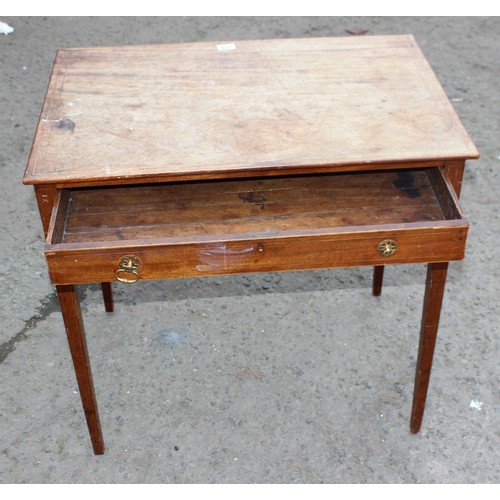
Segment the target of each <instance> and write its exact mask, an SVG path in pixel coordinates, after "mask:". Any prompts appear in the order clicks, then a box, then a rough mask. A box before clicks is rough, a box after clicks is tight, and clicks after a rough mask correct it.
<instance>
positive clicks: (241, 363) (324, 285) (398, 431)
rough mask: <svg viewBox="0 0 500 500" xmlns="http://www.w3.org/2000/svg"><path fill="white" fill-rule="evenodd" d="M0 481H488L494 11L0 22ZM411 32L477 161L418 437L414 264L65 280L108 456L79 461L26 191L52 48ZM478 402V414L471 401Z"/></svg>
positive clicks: (494, 423)
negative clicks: (102, 283)
mask: <svg viewBox="0 0 500 500" xmlns="http://www.w3.org/2000/svg"><path fill="white" fill-rule="evenodd" d="M0 20H2V21H4V22H7V23H8V24H10V25H11V26H12V27H14V29H15V31H14V33H12V34H10V35H8V36H3V35H0V106H1V109H0V113H1V117H2V120H1V121H0V168H1V174H2V183H1V192H2V196H1V197H0V207H1V214H2V218H1V222H0V224H1V226H2V227H1V235H2V236H1V238H2V245H1V249H2V252H1V254H0V262H1V266H0V273H1V287H2V293H1V296H0V313H1V319H0V451H1V453H0V482H1V483H476V484H477V483H497V482H498V479H499V469H500V468H499V451H498V446H499V429H500V426H499V405H498V395H499V393H498V387H499V377H498V331H499V327H498V324H499V314H498V308H497V305H498V301H499V298H500V293H499V282H500V276H499V268H498V262H499V260H500V259H499V257H500V256H499V250H498V248H499V234H500V225H499V215H498V214H499V213H500V210H499V209H500V206H499V199H500V198H499V194H500V189H499V185H500V182H499V181H500V179H499V175H498V168H499V165H500V141H499V137H500V130H499V121H500V118H499V117H500V103H499V89H498V82H499V81H500V58H499V57H498V54H499V49H500V19H499V18H467V17H465V18H411V17H407V18H327V17H321V18H303V17H296V18H258V19H256V18H219V17H212V18H140V19H136V18H91V19H88V18H41V17H40V18H2V19H0ZM355 27H361V28H364V29H366V30H368V34H370V35H378V34H391V33H413V34H414V35H415V36H416V38H417V40H418V42H419V44H420V46H421V47H422V49H423V51H424V53H425V54H426V55H427V57H428V59H429V61H430V63H431V65H432V67H433V68H434V70H435V72H436V74H437V76H438V78H439V79H440V81H441V82H442V84H443V87H444V89H445V90H446V92H447V94H448V96H449V97H450V99H451V100H452V102H453V104H454V106H455V108H456V110H457V112H458V114H459V115H460V117H461V119H462V120H463V123H464V125H465V127H466V129H467V130H468V131H469V133H470V135H471V137H472V139H473V140H474V142H475V143H476V145H477V147H478V148H479V150H480V152H481V155H482V156H481V159H480V160H478V161H475V162H470V163H469V165H468V168H467V170H466V175H465V179H464V187H463V192H462V205H463V207H464V210H465V212H466V214H467V215H468V217H469V219H470V223H471V230H470V240H469V243H468V249H467V257H466V259H465V261H463V262H459V263H454V264H452V265H451V268H450V272H449V278H448V283H447V291H446V296H445V301H444V310H443V314H442V319H441V326H440V334H439V337H438V343H437V347H436V357H435V363H434V369H433V375H432V379H431V386H430V391H429V398H428V405H427V410H426V414H425V419H424V424H423V428H422V431H421V432H420V434H418V435H411V434H410V433H409V430H408V419H409V413H410V405H411V396H412V390H413V376H414V369H415V355H416V349H417V344H418V333H419V322H420V314H421V304H422V297H423V288H424V280H425V266H395V267H392V268H389V269H387V271H386V280H385V288H384V291H383V295H382V296H381V297H380V298H374V297H372V296H371V293H370V284H371V269H369V268H357V269H345V270H325V271H313V272H297V273H284V274H260V275H252V276H233V277H222V278H211V279H208V278H207V279H193V280H172V281H163V282H144V283H138V284H137V285H136V286H115V288H114V289H115V295H116V312H115V313H114V314H106V313H105V312H104V309H103V306H102V302H101V297H100V292H99V289H98V288H97V287H96V286H87V287H81V293H82V297H83V313H84V320H85V324H86V329H87V335H88V344H89V351H90V356H91V360H92V365H93V372H94V379H95V386H96V392H97V397H98V402H99V406H100V413H101V420H102V425H103V432H104V437H105V441H106V446H107V449H106V454H105V455H103V456H99V457H96V456H94V455H93V453H92V451H91V446H90V442H89V439H88V434H87V428H86V425H85V422H84V417H83V411H82V408H81V404H80V399H79V395H78V392H77V386H76V382H75V377H74V373H73V368H72V365H71V361H70V355H69V351H68V348H67V343H66V338H65V333H64V328H63V324H62V320H61V316H60V313H59V311H58V304H57V301H56V298H55V294H54V289H53V287H52V286H51V285H50V283H49V281H48V277H47V273H46V270H45V263H44V259H43V254H42V250H43V238H42V229H41V224H40V222H39V217H38V212H37V208H36V205H35V199H34V195H33V190H32V189H31V188H29V187H26V186H23V185H22V184H21V178H22V175H23V173H24V168H25V165H26V161H27V158H28V154H29V151H30V147H31V141H32V138H33V134H34V131H35V127H36V123H37V119H38V114H39V112H40V108H41V104H42V101H43V97H44V92H45V89H46V85H47V82H48V78H49V75H50V71H51V66H52V62H53V59H54V55H55V52H56V50H57V49H58V48H62V47H75V46H92V45H119V44H143V43H151V42H154V43H169V42H181V41H197V40H237V39H251V38H276V37H311V36H350V35H348V34H347V33H346V29H350V28H355ZM473 401H477V403H472V407H471V402H473Z"/></svg>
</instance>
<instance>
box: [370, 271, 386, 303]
mask: <svg viewBox="0 0 500 500" xmlns="http://www.w3.org/2000/svg"><path fill="white" fill-rule="evenodd" d="M384 269H385V266H375V267H374V268H373V288H372V293H373V295H374V296H375V297H378V296H379V295H380V294H381V293H382V282H383V281H384Z"/></svg>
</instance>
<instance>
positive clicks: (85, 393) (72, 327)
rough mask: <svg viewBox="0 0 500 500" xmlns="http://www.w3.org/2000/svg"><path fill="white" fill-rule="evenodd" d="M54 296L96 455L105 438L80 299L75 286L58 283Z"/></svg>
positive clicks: (101, 447)
mask: <svg viewBox="0 0 500 500" xmlns="http://www.w3.org/2000/svg"><path fill="white" fill-rule="evenodd" d="M56 288H57V295H58V297H59V302H60V304H61V312H62V316H63V320H64V325H65V327H66V335H67V337H68V343H69V349H70V351H71V356H72V358H73V365H74V367H75V373H76V379H77V382H78V387H79V389H80V397H81V400H82V405H83V409H84V411H85V418H86V419H87V426H88V428H89V433H90V439H91V441H92V446H93V448H94V453H95V454H96V455H102V454H103V453H104V440H103V437H102V431H101V424H100V422H99V413H98V411H97V401H96V397H95V392H94V383H93V381H92V373H91V371H90V361H89V355H88V352H87V342H86V340H85V331H84V329H83V321H82V315H81V311H80V302H79V300H78V294H77V291H76V288H75V286H74V285H58V286H57V287H56Z"/></svg>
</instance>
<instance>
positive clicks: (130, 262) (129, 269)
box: [115, 255, 142, 283]
mask: <svg viewBox="0 0 500 500" xmlns="http://www.w3.org/2000/svg"><path fill="white" fill-rule="evenodd" d="M141 267H142V262H141V259H139V257H136V256H135V255H125V256H123V257H122V258H121V259H120V260H119V261H118V269H117V270H116V272H115V278H116V279H117V280H118V281H121V282H122V283H135V282H136V281H139V279H140V278H141V277H140V276H139V271H140V270H141Z"/></svg>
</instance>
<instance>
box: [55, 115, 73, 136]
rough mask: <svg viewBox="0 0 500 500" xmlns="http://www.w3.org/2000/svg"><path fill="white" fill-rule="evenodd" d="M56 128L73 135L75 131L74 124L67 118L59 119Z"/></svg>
mask: <svg viewBox="0 0 500 500" xmlns="http://www.w3.org/2000/svg"><path fill="white" fill-rule="evenodd" d="M56 127H57V128H61V129H64V130H70V131H71V133H73V132H74V131H75V127H76V123H75V122H74V121H73V120H70V119H69V118H61V119H60V120H58V121H57V124H56Z"/></svg>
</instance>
